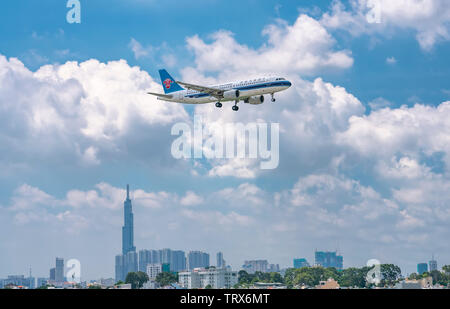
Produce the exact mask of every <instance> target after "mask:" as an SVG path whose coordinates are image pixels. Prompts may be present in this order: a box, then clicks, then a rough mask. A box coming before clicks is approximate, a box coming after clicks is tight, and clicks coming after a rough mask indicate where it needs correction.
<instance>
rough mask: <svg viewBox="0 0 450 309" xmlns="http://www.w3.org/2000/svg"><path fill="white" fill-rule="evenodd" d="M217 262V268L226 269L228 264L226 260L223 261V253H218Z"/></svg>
mask: <svg viewBox="0 0 450 309" xmlns="http://www.w3.org/2000/svg"><path fill="white" fill-rule="evenodd" d="M216 258H217V262H216V266H217V268H224V267H225V266H227V265H225V264H226V263H225V260H224V259H223V253H222V252H217V256H216Z"/></svg>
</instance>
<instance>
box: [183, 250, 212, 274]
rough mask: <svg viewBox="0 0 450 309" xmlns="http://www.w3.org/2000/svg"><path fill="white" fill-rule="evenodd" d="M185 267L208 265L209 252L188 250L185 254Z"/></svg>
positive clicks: (205, 266)
mask: <svg viewBox="0 0 450 309" xmlns="http://www.w3.org/2000/svg"><path fill="white" fill-rule="evenodd" d="M186 263H187V269H188V270H193V269H194V268H207V267H209V254H208V253H205V252H201V251H190V252H189V253H188V255H187V261H186Z"/></svg>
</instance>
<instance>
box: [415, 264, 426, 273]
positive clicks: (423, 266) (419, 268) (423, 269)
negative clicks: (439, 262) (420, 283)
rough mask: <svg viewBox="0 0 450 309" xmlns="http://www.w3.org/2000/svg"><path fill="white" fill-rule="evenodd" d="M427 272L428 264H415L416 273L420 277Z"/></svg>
mask: <svg viewBox="0 0 450 309" xmlns="http://www.w3.org/2000/svg"><path fill="white" fill-rule="evenodd" d="M426 272H428V264H427V263H419V264H417V273H418V274H419V275H422V274H423V273H426Z"/></svg>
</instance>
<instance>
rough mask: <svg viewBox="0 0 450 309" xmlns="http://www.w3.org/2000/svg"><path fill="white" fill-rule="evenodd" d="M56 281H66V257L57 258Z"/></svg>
mask: <svg viewBox="0 0 450 309" xmlns="http://www.w3.org/2000/svg"><path fill="white" fill-rule="evenodd" d="M55 281H56V282H64V281H65V280H64V259H63V258H56V267H55Z"/></svg>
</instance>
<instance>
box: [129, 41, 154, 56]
mask: <svg viewBox="0 0 450 309" xmlns="http://www.w3.org/2000/svg"><path fill="white" fill-rule="evenodd" d="M128 47H129V48H130V49H131V50H132V51H133V53H134V58H136V60H137V59H140V58H143V57H147V56H148V55H150V53H152V51H153V47H152V46H149V47H143V46H142V44H141V43H139V42H138V41H137V40H136V39H134V38H131V40H130V43H129V44H128Z"/></svg>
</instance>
